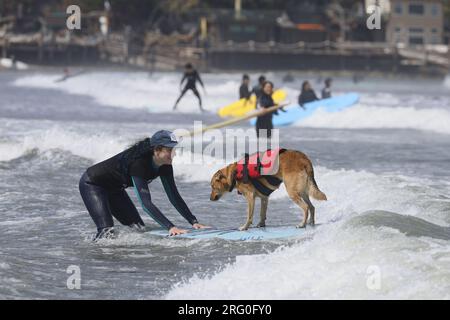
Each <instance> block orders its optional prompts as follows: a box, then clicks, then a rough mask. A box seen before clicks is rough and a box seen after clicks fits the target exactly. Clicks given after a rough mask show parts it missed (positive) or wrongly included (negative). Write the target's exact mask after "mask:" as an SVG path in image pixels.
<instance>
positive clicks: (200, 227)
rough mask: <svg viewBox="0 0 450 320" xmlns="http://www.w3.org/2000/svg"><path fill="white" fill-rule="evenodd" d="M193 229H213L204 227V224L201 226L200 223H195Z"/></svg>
mask: <svg viewBox="0 0 450 320" xmlns="http://www.w3.org/2000/svg"><path fill="white" fill-rule="evenodd" d="M192 227H193V228H194V229H207V228H211V227H208V226H204V225H203V224H200V223H194V224H193V225H192Z"/></svg>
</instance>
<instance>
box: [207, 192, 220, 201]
mask: <svg viewBox="0 0 450 320" xmlns="http://www.w3.org/2000/svg"><path fill="white" fill-rule="evenodd" d="M219 198H220V196H219V195H218V194H217V193H214V192H212V193H211V196H210V197H209V200H211V201H217V200H219Z"/></svg>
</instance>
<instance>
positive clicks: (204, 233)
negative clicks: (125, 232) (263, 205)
mask: <svg viewBox="0 0 450 320" xmlns="http://www.w3.org/2000/svg"><path fill="white" fill-rule="evenodd" d="M307 229H308V230H311V227H309V228H308V227H307ZM307 229H305V228H302V229H299V228H296V227H294V226H291V227H265V228H250V229H248V230H246V231H239V230H237V229H222V230H221V229H200V230H189V232H188V233H185V234H180V235H178V236H172V237H170V236H169V235H168V231H167V230H165V229H157V230H152V231H149V232H148V233H149V234H151V235H154V236H161V237H170V238H187V239H212V238H219V239H224V240H234V241H251V240H270V239H281V238H293V237H298V236H301V235H304V234H305V231H306V230H307Z"/></svg>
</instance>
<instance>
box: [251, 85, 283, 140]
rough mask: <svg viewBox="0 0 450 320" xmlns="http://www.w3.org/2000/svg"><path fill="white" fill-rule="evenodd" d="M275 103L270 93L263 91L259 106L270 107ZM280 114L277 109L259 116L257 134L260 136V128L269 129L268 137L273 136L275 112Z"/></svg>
mask: <svg viewBox="0 0 450 320" xmlns="http://www.w3.org/2000/svg"><path fill="white" fill-rule="evenodd" d="M274 105H275V103H274V102H273V99H272V97H271V96H270V95H268V94H265V93H263V94H262V95H261V96H260V98H259V107H260V108H270V107H273V106H274ZM274 113H275V114H278V112H277V111H274V112H271V113H269V114H265V115H263V116H259V117H258V118H257V119H256V136H257V137H258V138H259V134H260V132H259V130H260V129H266V130H267V138H270V137H272V129H273V123H272V116H273V114H274Z"/></svg>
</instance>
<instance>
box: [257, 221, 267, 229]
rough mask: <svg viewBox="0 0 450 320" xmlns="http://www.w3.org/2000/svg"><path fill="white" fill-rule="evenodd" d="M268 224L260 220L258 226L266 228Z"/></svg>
mask: <svg viewBox="0 0 450 320" xmlns="http://www.w3.org/2000/svg"><path fill="white" fill-rule="evenodd" d="M265 226H266V223H265V222H260V223H258V224H257V225H256V227H257V228H264V227H265Z"/></svg>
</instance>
